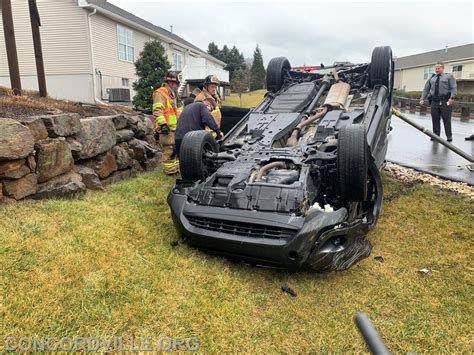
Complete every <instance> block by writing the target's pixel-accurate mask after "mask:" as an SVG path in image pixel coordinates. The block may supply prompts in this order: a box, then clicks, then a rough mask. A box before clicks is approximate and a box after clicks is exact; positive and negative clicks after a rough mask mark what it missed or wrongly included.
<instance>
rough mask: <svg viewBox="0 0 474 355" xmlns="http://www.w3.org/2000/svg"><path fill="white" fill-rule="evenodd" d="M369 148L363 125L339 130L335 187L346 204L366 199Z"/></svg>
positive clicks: (353, 125) (354, 125) (352, 125)
mask: <svg viewBox="0 0 474 355" xmlns="http://www.w3.org/2000/svg"><path fill="white" fill-rule="evenodd" d="M368 155H369V147H368V144H367V133H366V131H365V126H364V125H363V124H350V125H347V126H344V127H342V128H341V129H340V130H339V134H338V140H337V187H338V190H339V194H340V196H341V197H342V198H343V199H344V200H345V201H348V202H357V201H365V200H366V199H367V179H368V170H369V164H368V159H369V157H368Z"/></svg>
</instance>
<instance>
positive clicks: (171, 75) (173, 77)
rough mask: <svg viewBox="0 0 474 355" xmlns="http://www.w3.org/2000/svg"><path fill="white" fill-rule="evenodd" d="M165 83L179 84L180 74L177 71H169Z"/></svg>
mask: <svg viewBox="0 0 474 355" xmlns="http://www.w3.org/2000/svg"><path fill="white" fill-rule="evenodd" d="M165 81H166V82H168V81H174V82H176V83H178V84H179V78H178V73H177V72H175V71H169V72H168V73H166V77H165Z"/></svg>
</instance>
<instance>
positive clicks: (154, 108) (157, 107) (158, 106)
mask: <svg viewBox="0 0 474 355" xmlns="http://www.w3.org/2000/svg"><path fill="white" fill-rule="evenodd" d="M163 107H164V106H163V104H162V103H161V102H155V103H154V104H153V111H155V110H156V109H159V108H160V109H162V108H163Z"/></svg>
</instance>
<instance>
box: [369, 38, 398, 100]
mask: <svg viewBox="0 0 474 355" xmlns="http://www.w3.org/2000/svg"><path fill="white" fill-rule="evenodd" d="M393 75H394V64H393V57H392V48H391V47H390V46H383V47H375V48H374V50H373V51H372V60H371V62H370V68H369V79H370V87H372V88H373V87H374V86H375V85H378V84H382V85H385V86H386V87H387V89H388V91H389V93H390V94H391V93H392V90H393Z"/></svg>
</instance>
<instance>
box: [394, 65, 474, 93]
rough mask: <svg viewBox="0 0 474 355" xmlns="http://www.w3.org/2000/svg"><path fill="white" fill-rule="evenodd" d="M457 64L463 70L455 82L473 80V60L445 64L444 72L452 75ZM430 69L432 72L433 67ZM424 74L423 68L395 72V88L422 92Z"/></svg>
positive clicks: (424, 80) (424, 81)
mask: <svg viewBox="0 0 474 355" xmlns="http://www.w3.org/2000/svg"><path fill="white" fill-rule="evenodd" d="M459 64H462V66H463V68H462V73H461V74H460V75H461V77H457V80H460V79H468V80H474V60H461V61H453V62H449V63H445V64H444V67H445V72H446V73H452V71H453V66H454V65H459ZM431 67H432V68H433V70H432V71H433V72H434V65H431ZM424 73H425V66H421V67H415V68H407V69H401V70H397V71H396V72H395V83H394V84H395V88H397V89H398V90H405V91H421V90H423V87H424V85H425V83H426V80H427V79H425V78H424Z"/></svg>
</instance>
